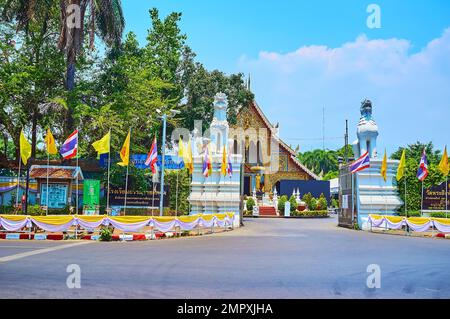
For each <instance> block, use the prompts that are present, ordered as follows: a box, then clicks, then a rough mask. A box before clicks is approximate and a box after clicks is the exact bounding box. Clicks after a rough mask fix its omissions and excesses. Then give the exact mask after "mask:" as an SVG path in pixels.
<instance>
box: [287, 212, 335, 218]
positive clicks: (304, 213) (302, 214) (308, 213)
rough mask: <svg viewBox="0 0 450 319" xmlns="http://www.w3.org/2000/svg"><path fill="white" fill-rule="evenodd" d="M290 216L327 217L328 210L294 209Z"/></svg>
mask: <svg viewBox="0 0 450 319" xmlns="http://www.w3.org/2000/svg"><path fill="white" fill-rule="evenodd" d="M292 216H296V217H311V218H313V217H328V216H329V215H328V211H327V210H314V211H312V210H305V211H302V212H301V211H298V210H297V211H295V212H294V213H293V215H292Z"/></svg>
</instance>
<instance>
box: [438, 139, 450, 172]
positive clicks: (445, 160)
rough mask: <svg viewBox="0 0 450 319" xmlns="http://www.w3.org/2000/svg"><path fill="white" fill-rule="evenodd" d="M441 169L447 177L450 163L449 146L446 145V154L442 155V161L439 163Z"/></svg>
mask: <svg viewBox="0 0 450 319" xmlns="http://www.w3.org/2000/svg"><path fill="white" fill-rule="evenodd" d="M439 170H440V171H441V173H442V174H443V175H444V176H446V177H447V176H448V173H449V171H450V167H449V164H448V154H447V146H446V147H445V150H444V155H442V159H441V162H440V163H439Z"/></svg>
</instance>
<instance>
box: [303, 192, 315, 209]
mask: <svg viewBox="0 0 450 319" xmlns="http://www.w3.org/2000/svg"><path fill="white" fill-rule="evenodd" d="M312 199H313V196H312V194H311V193H308V194H305V195H303V198H302V200H303V201H304V202H305V204H306V207H307V208H308V209H309V210H312V209H311V201H312Z"/></svg>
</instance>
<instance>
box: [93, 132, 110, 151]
mask: <svg viewBox="0 0 450 319" xmlns="http://www.w3.org/2000/svg"><path fill="white" fill-rule="evenodd" d="M110 141H111V132H108V134H106V135H105V136H103V137H102V138H101V139H100V140H98V141H96V142H94V143H92V146H93V147H94V148H95V150H96V151H97V154H98V156H100V154H106V153H109V145H110Z"/></svg>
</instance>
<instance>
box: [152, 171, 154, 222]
mask: <svg viewBox="0 0 450 319" xmlns="http://www.w3.org/2000/svg"><path fill="white" fill-rule="evenodd" d="M152 187H153V193H152V216H153V211H154V208H155V182H154V180H153V176H152Z"/></svg>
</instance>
